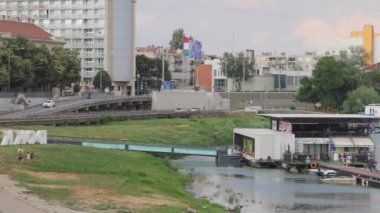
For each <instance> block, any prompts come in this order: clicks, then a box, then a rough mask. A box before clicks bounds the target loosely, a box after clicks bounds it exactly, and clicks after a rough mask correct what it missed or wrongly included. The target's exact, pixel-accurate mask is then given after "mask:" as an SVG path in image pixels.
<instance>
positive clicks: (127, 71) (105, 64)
mask: <svg viewBox="0 0 380 213" xmlns="http://www.w3.org/2000/svg"><path fill="white" fill-rule="evenodd" d="M135 3H136V0H2V1H0V15H1V16H3V17H19V18H20V19H21V20H25V21H28V20H29V21H33V23H35V24H37V25H39V26H41V27H42V28H44V29H46V30H47V31H48V32H49V33H51V34H52V35H54V36H55V37H63V38H64V39H65V41H66V45H65V47H66V48H69V49H72V50H76V51H78V52H79V53H80V58H81V76H82V80H83V81H84V82H91V81H92V79H93V77H94V76H95V75H96V73H97V72H98V71H100V70H102V69H104V70H106V71H107V72H108V73H109V74H110V75H111V79H112V81H113V85H114V86H115V91H120V92H123V93H126V92H127V90H129V92H130V93H132V94H133V90H134V81H135V52H134V49H135V46H134V37H135V27H134V23H135Z"/></svg>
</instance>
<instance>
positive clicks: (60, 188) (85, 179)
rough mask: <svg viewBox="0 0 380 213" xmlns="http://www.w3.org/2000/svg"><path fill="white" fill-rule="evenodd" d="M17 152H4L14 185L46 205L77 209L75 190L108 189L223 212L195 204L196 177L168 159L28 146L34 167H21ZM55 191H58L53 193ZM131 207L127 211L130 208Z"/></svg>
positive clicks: (69, 147)
mask: <svg viewBox="0 0 380 213" xmlns="http://www.w3.org/2000/svg"><path fill="white" fill-rule="evenodd" d="M16 149H17V147H15V146H5V147H0V160H1V161H2V162H4V165H5V168H6V169H5V171H6V172H7V173H8V174H10V175H11V177H12V178H13V179H15V180H16V181H18V182H19V183H21V185H23V186H25V187H27V188H28V189H29V190H31V191H32V192H33V193H36V194H38V195H39V196H41V197H42V198H44V199H47V200H55V201H60V202H61V203H62V204H63V205H66V206H69V207H71V208H75V206H82V205H83V203H80V202H81V201H78V202H73V201H74V200H75V198H74V197H73V194H74V193H75V192H74V191H73V188H72V187H88V188H92V189H98V188H101V189H106V190H109V192H111V193H112V194H115V195H118V196H123V195H129V196H133V197H141V198H144V197H152V196H159V197H162V198H170V199H175V200H177V201H178V202H180V203H182V204H184V205H186V206H190V207H191V208H194V209H197V210H199V211H198V212H202V211H203V206H209V209H212V212H223V209H222V208H221V207H219V206H217V205H213V204H210V203H209V202H208V201H206V200H200V199H195V198H193V197H192V195H191V194H190V193H188V192H187V191H186V190H185V188H186V186H187V185H188V184H189V183H190V181H191V177H190V176H188V175H183V174H180V173H178V172H177V171H176V169H175V168H172V167H170V166H168V159H165V158H162V157H156V156H153V155H150V154H145V153H139V152H127V151H114V150H102V149H95V148H85V147H81V146H72V145H25V146H24V150H25V151H28V150H33V151H34V152H35V156H36V159H35V161H34V162H33V163H31V164H18V163H17V161H16ZM25 171H35V172H38V174H39V173H41V172H42V173H43V172H58V173H65V174H80V175H81V176H80V178H78V179H65V178H58V179H57V178H50V179H49V178H48V179H46V178H42V177H39V176H36V175H32V174H29V173H27V172H25ZM51 186H54V187H51ZM118 205H119V204H118V203H112V202H104V203H96V204H93V205H89V207H88V208H94V209H110V208H112V209H119V208H120V209H121V210H120V211H122V207H121V206H118ZM127 207H128V206H126V208H127ZM185 208H186V207H184V206H170V205H164V206H149V205H147V206H146V207H144V208H143V209H139V210H138V212H183V211H184V209H185Z"/></svg>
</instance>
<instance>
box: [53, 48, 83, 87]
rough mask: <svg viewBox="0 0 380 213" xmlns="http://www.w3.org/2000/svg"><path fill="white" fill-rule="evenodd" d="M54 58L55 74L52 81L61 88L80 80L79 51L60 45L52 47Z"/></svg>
mask: <svg viewBox="0 0 380 213" xmlns="http://www.w3.org/2000/svg"><path fill="white" fill-rule="evenodd" d="M52 51H53V59H54V63H55V64H54V66H55V67H54V68H55V69H54V70H55V73H54V75H55V76H57V78H56V80H55V81H54V83H55V84H56V85H58V86H59V88H60V89H61V90H62V89H63V88H65V87H66V86H71V84H72V83H77V82H79V81H80V58H79V53H78V52H76V51H73V50H70V49H65V48H62V47H55V48H53V49H52Z"/></svg>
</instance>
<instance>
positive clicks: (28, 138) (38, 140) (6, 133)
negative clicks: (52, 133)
mask: <svg viewBox="0 0 380 213" xmlns="http://www.w3.org/2000/svg"><path fill="white" fill-rule="evenodd" d="M0 131H1V132H2V133H3V139H2V140H1V146H6V145H20V144H47V130H37V131H34V130H9V129H6V130H0Z"/></svg>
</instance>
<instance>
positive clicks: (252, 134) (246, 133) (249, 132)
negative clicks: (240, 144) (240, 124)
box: [234, 128, 292, 138]
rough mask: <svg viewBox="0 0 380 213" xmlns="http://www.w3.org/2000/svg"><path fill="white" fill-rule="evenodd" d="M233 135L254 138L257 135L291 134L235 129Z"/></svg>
mask: <svg viewBox="0 0 380 213" xmlns="http://www.w3.org/2000/svg"><path fill="white" fill-rule="evenodd" d="M234 133H237V134H240V135H244V136H247V137H251V138H253V137H255V136H257V135H275V134H292V133H289V132H279V131H274V130H271V129H251V128H235V129H234Z"/></svg>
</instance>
